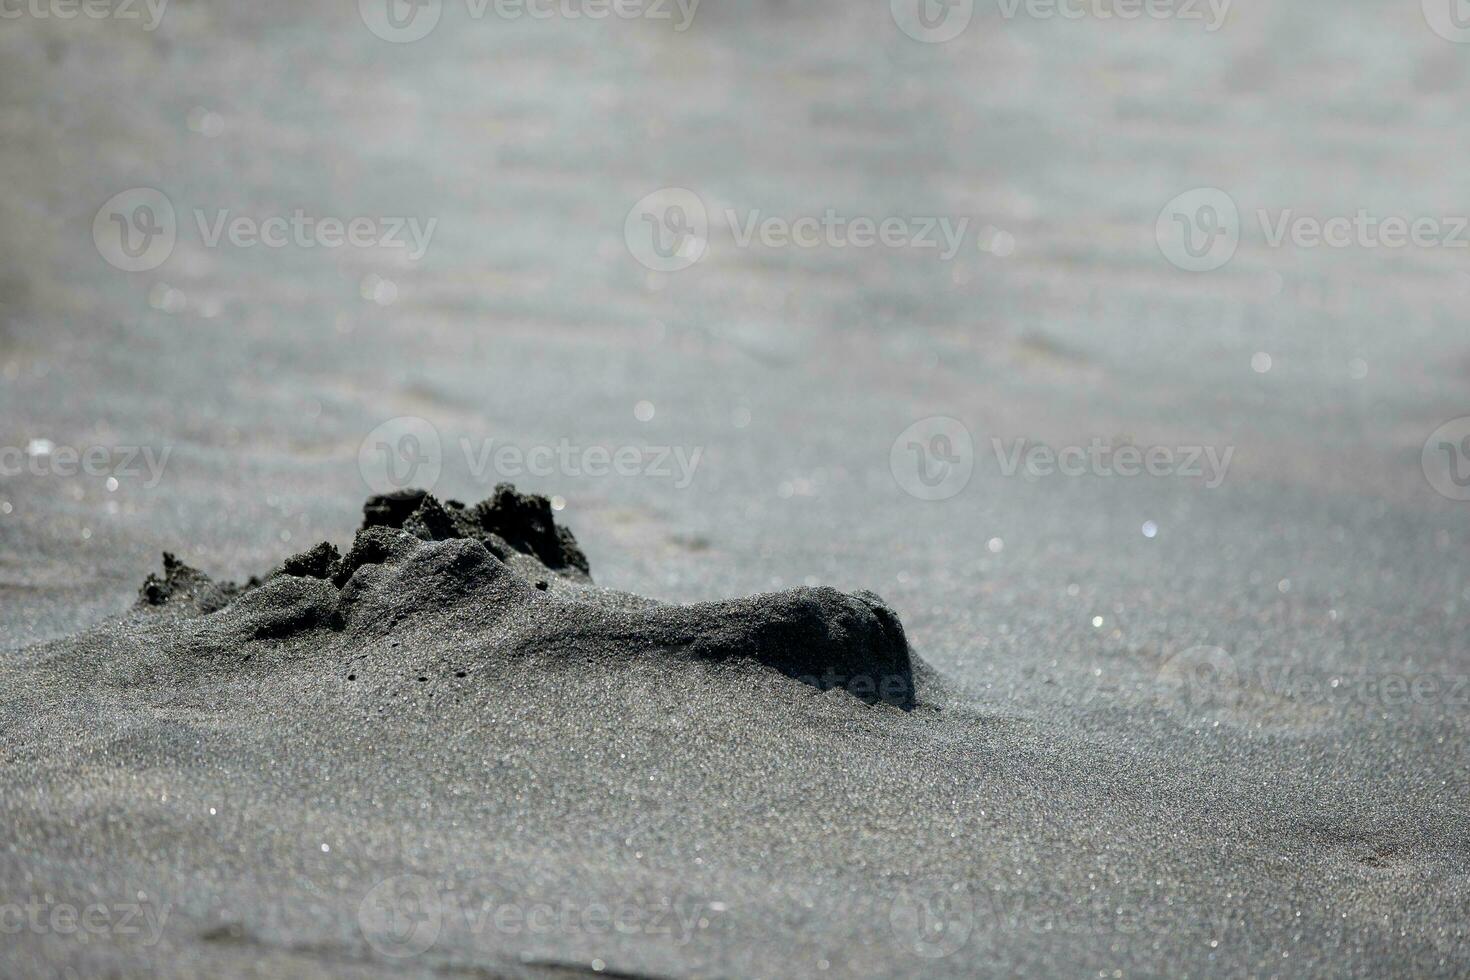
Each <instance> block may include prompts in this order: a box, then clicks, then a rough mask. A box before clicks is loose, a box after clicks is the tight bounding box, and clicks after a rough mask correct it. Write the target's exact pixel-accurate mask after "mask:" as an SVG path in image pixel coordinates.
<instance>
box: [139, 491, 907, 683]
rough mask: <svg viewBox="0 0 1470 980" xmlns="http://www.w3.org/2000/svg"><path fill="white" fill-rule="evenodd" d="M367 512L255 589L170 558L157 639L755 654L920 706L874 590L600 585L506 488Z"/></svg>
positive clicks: (232, 661)
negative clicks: (722, 593) (753, 592)
mask: <svg viewBox="0 0 1470 980" xmlns="http://www.w3.org/2000/svg"><path fill="white" fill-rule="evenodd" d="M363 514H364V520H363V526H362V528H361V529H360V530H359V531H358V532H357V536H356V539H355V540H354V541H353V542H352V545H351V547H350V548H349V549H348V550H347V551H346V553H345V554H343V553H340V552H339V551H338V550H337V549H336V548H335V547H334V546H333V545H332V544H330V543H329V542H323V543H321V544H319V545H317V546H316V547H314V548H311V549H309V550H307V551H305V552H302V553H301V554H298V555H293V556H292V557H290V558H288V559H286V561H285V562H283V563H282V564H281V566H280V567H279V568H277V569H275V570H274V571H272V572H271V573H270V574H269V575H267V576H265V577H264V578H263V579H252V580H251V581H250V582H247V583H245V584H244V585H239V586H237V585H234V584H232V583H223V584H216V583H214V582H213V581H211V580H210V579H209V577H208V576H207V575H205V574H204V573H203V572H201V571H199V570H197V569H194V568H190V567H189V566H188V565H185V564H184V563H183V562H181V561H179V560H178V559H177V558H175V557H174V556H173V555H169V554H165V556H164V573H163V575H162V576H161V577H160V576H157V575H151V576H149V578H148V580H147V581H146V582H145V583H144V585H143V588H142V590H141V592H140V596H139V599H138V607H137V613H138V615H139V616H140V617H143V618H147V617H154V616H156V617H158V621H159V623H160V628H161V629H163V630H166V632H167V636H166V637H162V638H161V642H160V643H159V648H160V649H163V650H165V651H166V652H167V655H168V659H169V662H170V663H171V664H172V666H173V667H174V668H175V669H178V670H182V671H185V672H192V671H195V670H201V669H211V668H216V669H229V668H231V666H235V667H240V666H244V665H246V664H253V665H256V666H258V665H261V664H271V663H276V662H281V661H285V660H300V659H304V658H310V657H311V656H312V655H313V651H314V650H317V651H328V650H330V649H331V648H332V647H334V646H335V645H336V644H337V643H338V642H339V641H340V640H348V641H351V642H353V643H357V644H364V643H374V642H377V641H380V640H383V639H385V638H389V637H396V636H399V635H400V634H403V635H407V634H408V633H411V632H414V631H420V630H429V631H433V632H435V633H436V634H438V635H439V636H441V637H442V636H443V635H445V631H449V632H451V633H455V634H459V635H463V636H465V637H466V638H472V640H470V642H473V643H474V644H476V645H482V646H483V645H485V644H486V642H487V641H488V643H489V646H490V647H492V648H493V649H494V650H495V651H496V652H497V653H498V654H500V655H504V656H511V657H517V656H527V655H546V656H553V657H561V658H565V659H567V660H569V661H598V662H601V663H604V664H607V665H612V666H616V662H617V661H619V660H622V661H627V662H631V661H633V660H634V659H635V658H639V657H641V656H643V655H646V654H649V653H655V654H657V655H659V656H663V657H667V658H674V659H680V660H685V661H701V662H727V661H729V662H748V663H751V664H759V665H763V666H764V667H766V668H770V669H774V670H776V671H779V672H780V673H782V674H784V675H786V676H787V677H790V678H794V679H797V680H800V681H802V682H803V683H806V684H810V685H813V686H815V687H819V688H821V689H823V690H830V689H842V690H846V691H847V692H849V693H850V694H852V695H853V696H855V697H857V698H859V699H860V700H863V701H865V702H868V703H870V704H872V703H878V702H885V703H888V704H892V705H897V706H900V707H906V708H907V707H912V706H913V705H914V704H915V690H914V671H913V665H912V659H911V656H910V652H909V648H908V642H907V640H906V639H905V637H904V631H903V626H902V624H901V623H900V622H899V620H898V616H897V615H896V614H895V613H894V612H893V610H892V609H890V608H889V607H888V606H887V605H886V604H885V603H884V602H883V600H882V599H880V598H879V597H878V596H876V595H874V594H872V593H869V592H859V593H855V594H851V595H849V594H846V593H842V592H839V591H837V590H835V589H830V588H802V589H795V590H791V591H786V592H776V593H770V594H766V595H758V596H751V597H749V598H743V599H735V600H729V601H724V602H711V603H700V604H696V605H688V606H675V605H667V604H664V603H660V602H656V601H654V600H650V599H646V598H643V597H641V596H636V595H632V594H629V593H621V592H616V591H613V590H608V589H601V588H598V587H597V586H595V585H593V583H592V577H591V572H590V568H589V566H588V563H587V559H586V556H585V555H584V554H583V553H582V550H581V548H580V547H578V545H577V541H576V538H575V537H574V536H573V534H572V533H571V531H570V530H568V529H567V528H564V527H558V526H557V524H556V522H555V519H554V518H553V515H552V509H551V505H550V503H549V501H547V500H546V498H544V497H539V496H533V495H527V494H521V493H518V492H516V490H515V489H514V488H513V487H511V486H509V485H508V484H502V485H501V486H499V487H497V488H496V490H495V494H494V495H493V496H492V497H490V498H489V499H487V500H484V501H482V502H480V503H479V504H476V505H474V506H472V507H469V506H466V505H464V504H462V503H459V502H457V501H444V502H441V501H439V500H437V499H436V498H434V497H433V496H431V495H430V494H428V493H426V492H424V491H419V490H412V491H402V492H398V493H394V494H391V495H384V496H376V497H372V498H370V499H369V500H368V501H367V503H366V504H365V505H364V508H363ZM143 628H144V629H146V628H147V627H146V625H145V626H144V627H143ZM130 673H131V675H132V676H137V675H136V672H130ZM145 674H146V675H147V676H155V672H154V671H153V670H151V669H150V670H148V671H146V672H145Z"/></svg>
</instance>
